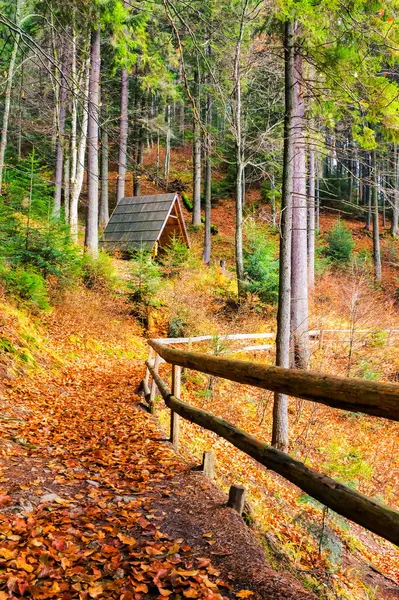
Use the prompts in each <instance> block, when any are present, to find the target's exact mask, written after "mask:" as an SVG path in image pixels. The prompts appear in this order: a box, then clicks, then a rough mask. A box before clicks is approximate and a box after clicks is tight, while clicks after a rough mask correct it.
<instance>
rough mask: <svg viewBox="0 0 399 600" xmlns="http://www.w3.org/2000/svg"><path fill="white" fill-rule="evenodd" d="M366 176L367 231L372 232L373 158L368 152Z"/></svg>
mask: <svg viewBox="0 0 399 600" xmlns="http://www.w3.org/2000/svg"><path fill="white" fill-rule="evenodd" d="M365 175H366V182H365V194H364V200H365V203H366V231H370V228H371V217H372V212H373V209H372V205H373V198H372V191H371V185H372V182H371V157H370V153H369V152H367V153H366V170H365Z"/></svg>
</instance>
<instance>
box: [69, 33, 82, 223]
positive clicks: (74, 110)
mask: <svg viewBox="0 0 399 600" xmlns="http://www.w3.org/2000/svg"><path fill="white" fill-rule="evenodd" d="M76 51H77V37H76V31H75V26H74V29H73V34H72V57H71V77H72V82H71V84H72V99H71V144H70V157H71V171H70V182H71V183H70V185H71V198H70V206H71V204H72V195H73V185H74V182H75V181H76V170H77V163H78V145H77V130H78V95H79V82H78V74H77V64H76ZM82 76H83V74H82ZM68 223H69V224H70V223H71V216H70V211H69V219H68Z"/></svg>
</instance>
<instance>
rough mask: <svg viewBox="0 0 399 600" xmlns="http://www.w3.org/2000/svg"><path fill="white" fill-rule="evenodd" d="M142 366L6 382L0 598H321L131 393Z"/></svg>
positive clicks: (99, 369) (98, 368) (84, 369)
mask: <svg viewBox="0 0 399 600" xmlns="http://www.w3.org/2000/svg"><path fill="white" fill-rule="evenodd" d="M139 367H140V365H139V363H133V365H132V364H130V366H129V368H128V365H127V364H123V363H122V365H121V367H120V369H119V370H118V369H115V364H112V365H109V366H108V368H107V367H106V366H104V365H101V366H93V367H92V368H91V369H90V370H87V369H86V368H82V369H79V368H76V369H74V370H73V372H71V373H70V377H69V378H68V379H66V380H65V377H63V376H60V377H58V378H57V377H53V378H51V379H47V378H42V379H37V380H33V381H32V379H30V380H29V382H28V381H26V380H22V381H20V382H13V383H11V384H10V385H9V386H8V387H9V392H8V396H9V399H12V409H10V405H11V404H10V403H9V402H7V408H6V406H5V405H4V406H3V408H2V412H1V415H2V417H3V421H2V433H3V436H2V437H3V439H5V445H4V446H3V458H2V459H1V461H0V462H1V464H2V466H3V476H2V479H1V486H2V488H3V492H4V493H3V495H1V496H0V506H2V508H1V509H0V537H1V538H2V541H1V548H0V562H1V568H2V569H4V573H3V574H2V575H1V577H0V590H2V591H3V593H2V592H0V598H1V599H2V600H3V598H4V599H5V598H6V597H8V596H6V593H7V592H10V596H11V595H12V596H13V597H16V598H18V597H21V596H32V597H33V598H37V599H44V598H62V599H69V598H82V599H86V598H121V599H123V600H128V599H131V598H135V599H137V600H140V599H141V598H155V597H159V598H162V597H167V596H170V597H171V598H179V597H181V598H184V597H186V598H207V599H208V600H212V599H213V600H219V599H221V598H223V597H226V598H234V597H237V595H236V594H237V593H238V597H239V598H245V597H252V598H257V597H258V598H273V599H275V600H276V599H278V598H281V599H283V598H310V597H312V596H311V595H310V594H307V593H305V592H301V590H300V587H299V585H298V584H297V583H296V582H295V581H294V580H293V579H291V578H290V577H289V576H287V575H279V574H277V573H276V572H274V571H272V570H271V569H270V567H269V566H268V565H267V564H266V562H265V558H264V555H263V551H262V549H261V547H260V546H259V545H258V543H257V542H256V541H255V539H254V538H253V536H252V534H251V533H250V531H249V530H248V528H247V527H246V526H245V525H244V523H243V521H242V520H241V519H240V518H239V517H238V515H236V514H235V513H234V512H233V511H232V510H230V509H227V508H225V507H224V503H225V498H224V497H223V495H222V494H221V493H220V492H219V491H218V490H217V489H216V488H215V487H214V486H213V484H212V483H211V482H209V481H208V480H206V479H205V478H204V477H203V476H202V475H201V474H199V473H195V472H192V471H190V469H189V468H188V466H187V464H186V463H185V462H184V461H183V460H182V459H181V458H180V457H179V456H177V455H176V454H175V453H174V452H173V450H172V448H171V446H170V445H169V444H168V443H167V442H165V440H163V436H162V433H161V432H160V431H159V429H158V427H157V425H156V422H155V421H154V419H153V418H151V417H150V416H149V415H148V414H147V413H146V412H145V411H143V410H141V409H140V408H139V405H138V403H139V398H138V397H137V396H135V395H134V393H133V392H134V387H133V385H134V383H135V381H136V380H137V379H138V378H139V376H138V369H139ZM136 373H137V377H136ZM10 419H12V420H10ZM243 548H245V552H243ZM251 591H254V592H255V593H251Z"/></svg>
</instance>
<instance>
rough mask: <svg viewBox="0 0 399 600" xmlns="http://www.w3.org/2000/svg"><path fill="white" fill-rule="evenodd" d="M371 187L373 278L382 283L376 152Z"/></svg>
mask: <svg viewBox="0 0 399 600" xmlns="http://www.w3.org/2000/svg"><path fill="white" fill-rule="evenodd" d="M371 168H372V186H373V194H372V196H373V263H374V278H375V280H376V281H378V282H381V281H382V267H381V247H380V224H379V211H378V165H377V152H376V151H375V150H373V152H372V165H371Z"/></svg>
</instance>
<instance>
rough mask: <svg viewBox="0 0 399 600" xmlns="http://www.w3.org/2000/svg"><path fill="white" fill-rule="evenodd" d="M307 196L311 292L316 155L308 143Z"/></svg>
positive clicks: (312, 285) (313, 279) (313, 258)
mask: <svg viewBox="0 0 399 600" xmlns="http://www.w3.org/2000/svg"><path fill="white" fill-rule="evenodd" d="M308 161H309V162H308V164H309V188H308V189H309V197H308V283H309V289H310V290H311V291H312V292H313V290H314V285H315V234H316V213H315V198H316V157H315V151H314V148H313V146H312V144H310V146H309V155H308Z"/></svg>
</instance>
